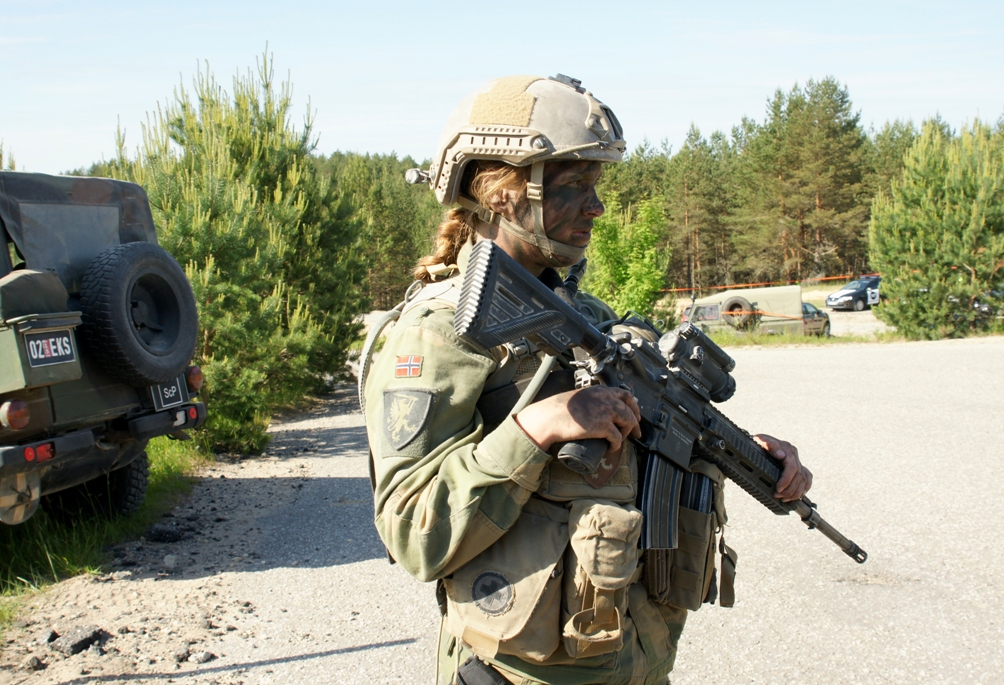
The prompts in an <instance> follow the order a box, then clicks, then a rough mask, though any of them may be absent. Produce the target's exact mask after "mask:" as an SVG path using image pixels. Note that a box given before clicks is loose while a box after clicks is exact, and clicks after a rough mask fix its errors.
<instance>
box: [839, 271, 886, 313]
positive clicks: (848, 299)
mask: <svg viewBox="0 0 1004 685" xmlns="http://www.w3.org/2000/svg"><path fill="white" fill-rule="evenodd" d="M881 282H882V277H881V276H861V277H859V278H857V279H855V280H853V281H851V282H850V283H848V284H847V285H845V286H844V287H842V288H841V289H840V290H838V291H837V292H835V293H833V294H832V295H830V296H829V297H827V298H826V306H827V307H829V308H830V309H853V310H854V311H856V312H860V311H864V310H865V309H868V308H870V307H871V306H872V305H876V304H878V303H879V284H880V283H881Z"/></svg>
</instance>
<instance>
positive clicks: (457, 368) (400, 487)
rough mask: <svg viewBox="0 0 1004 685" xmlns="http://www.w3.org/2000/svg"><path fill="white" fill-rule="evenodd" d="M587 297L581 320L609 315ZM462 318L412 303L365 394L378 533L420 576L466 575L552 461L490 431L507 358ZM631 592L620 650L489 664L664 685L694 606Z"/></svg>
mask: <svg viewBox="0 0 1004 685" xmlns="http://www.w3.org/2000/svg"><path fill="white" fill-rule="evenodd" d="M433 287H436V286H433ZM439 287H441V286H439ZM580 301H582V302H583V303H584V304H585V303H588V305H587V309H586V310H584V313H587V314H588V313H592V312H595V313H597V314H599V316H595V315H594V317H593V318H604V319H606V318H607V317H608V316H612V312H611V310H609V308H607V307H606V306H605V305H603V304H602V303H601V302H600V301H599V300H596V299H595V298H591V297H589V296H583V297H581V300H580ZM589 310H592V312H590V311H589ZM453 314H454V306H453V305H451V303H450V302H448V301H444V300H441V299H432V300H426V301H422V302H419V303H417V304H413V305H411V306H409V307H406V309H405V311H404V313H403V314H402V315H401V318H400V319H399V321H398V322H397V324H396V325H395V326H394V328H393V329H392V330H391V331H390V333H389V335H388V338H387V340H386V343H385V344H384V347H383V349H382V350H381V351H380V353H379V354H378V355H377V356H376V358H375V359H374V361H373V365H372V368H371V370H370V371H369V373H368V375H367V381H366V388H365V400H366V426H367V432H368V435H369V442H370V448H371V450H372V453H373V460H374V471H375V492H374V500H375V523H376V527H377V530H378V532H379V534H380V537H381V538H382V539H383V542H384V544H385V545H386V546H387V549H388V550H389V551H390V554H391V555H392V556H393V557H394V559H395V560H396V561H397V562H398V563H399V564H400V565H401V566H402V567H403V568H404V569H406V570H407V571H408V572H409V573H410V574H412V575H413V576H415V577H416V578H418V579H419V580H422V581H432V580H437V579H441V578H444V577H447V576H450V575H451V574H453V573H455V572H457V571H458V570H459V569H461V568H462V567H464V566H465V565H466V564H467V563H468V562H470V561H471V560H472V559H474V558H475V557H476V556H477V555H479V554H480V553H482V552H483V551H485V550H486V549H487V548H488V547H490V546H491V545H493V544H494V543H495V542H496V541H497V540H499V538H501V537H502V536H503V535H504V534H505V533H506V531H508V530H510V529H511V528H512V527H513V526H514V525H515V524H516V522H517V520H518V519H519V518H520V515H521V513H522V512H523V508H524V505H526V503H527V502H528V501H529V500H530V498H531V496H532V495H534V493H536V492H537V491H538V489H540V488H541V484H542V480H546V479H548V478H549V470H550V469H549V465H550V462H551V457H550V456H549V455H548V454H547V453H546V452H543V451H541V450H540V449H539V448H538V447H537V446H536V445H535V444H534V443H533V442H532V441H531V440H530V439H529V438H528V437H527V436H526V434H525V433H524V432H523V431H522V429H521V428H520V427H519V426H518V425H517V424H516V422H515V420H514V419H513V418H512V417H511V416H510V417H508V418H507V419H505V420H504V421H503V422H502V423H501V425H499V426H498V428H496V429H495V430H494V431H492V432H491V433H490V434H489V435H487V436H486V435H484V425H483V421H482V418H481V415H480V413H479V412H478V411H477V409H476V403H477V401H478V398H479V397H480V395H481V392H482V389H483V387H484V384H485V381H486V379H488V377H489V376H490V375H491V374H492V373H493V372H494V371H495V370H496V368H497V366H498V362H497V361H496V358H495V357H494V356H493V354H492V351H490V350H486V349H483V348H478V347H474V346H472V345H471V344H469V343H466V342H464V341H462V340H461V339H459V338H458V337H457V335H456V334H455V333H454V330H453ZM632 458H633V457H632ZM555 466H557V465H555ZM569 473H570V472H569ZM629 485H631V487H632V488H633V487H634V486H635V484H634V483H630V484H629ZM586 494H587V496H588V493H586ZM630 589H631V593H630V598H631V601H630V609H629V614H630V620H628V621H627V622H626V623H628V625H626V626H625V644H624V647H623V648H622V649H621V650H620V651H619V652H618V653H616V654H614V655H606V656H602V657H592V658H587V659H581V660H578V661H575V660H571V662H570V660H569V659H568V657H567V656H566V657H565V663H564V664H562V665H557V666H555V665H541V664H537V663H530V662H527V661H524V660H522V659H518V658H516V657H513V656H507V655H500V656H498V657H497V659H492V661H493V662H495V663H496V664H497V665H500V666H502V667H503V668H506V669H510V672H511V673H519V674H521V675H523V676H525V677H526V680H525V681H524V682H528V683H529V682H555V683H563V684H568V685H571V684H573V683H596V682H604V683H608V682H609V683H614V682H625V683H627V682H632V683H645V682H665V679H666V674H667V673H668V672H669V671H670V670H671V669H672V664H673V660H674V659H675V654H676V643H677V641H678V639H679V636H680V633H681V632H682V629H683V623H684V621H685V619H686V611H684V610H682V609H676V608H672V607H668V606H664V605H658V604H655V603H653V602H651V601H650V600H649V598H648V596H647V593H646V592H645V590H644V588H643V587H642V586H641V585H639V584H637V583H636V584H635V585H633V586H631V588H630ZM458 653H459V651H458ZM580 662H581V663H580ZM445 682H448V681H445ZM517 682H518V681H517Z"/></svg>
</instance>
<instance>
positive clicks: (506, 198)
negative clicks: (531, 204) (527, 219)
mask: <svg viewBox="0 0 1004 685" xmlns="http://www.w3.org/2000/svg"><path fill="white" fill-rule="evenodd" d="M519 197H520V193H519V192H517V191H515V190H513V189H512V188H503V189H501V190H499V191H498V192H497V193H493V194H492V196H491V197H489V198H487V199H486V200H485V203H486V204H487V205H488V209H490V210H492V211H493V212H495V213H496V214H501V215H502V216H504V217H505V218H507V219H510V220H511V219H512V218H513V216H514V214H515V210H516V203H517V202H518V201H519Z"/></svg>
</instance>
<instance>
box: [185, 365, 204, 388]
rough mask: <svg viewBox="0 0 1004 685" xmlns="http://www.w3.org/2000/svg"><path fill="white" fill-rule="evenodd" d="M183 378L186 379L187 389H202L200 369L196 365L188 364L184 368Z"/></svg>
mask: <svg viewBox="0 0 1004 685" xmlns="http://www.w3.org/2000/svg"><path fill="white" fill-rule="evenodd" d="M185 380H186V381H188V389H189V390H191V391H192V392H199V391H200V390H202V380H203V379H202V369H200V368H199V367H198V366H189V367H188V368H187V369H185Z"/></svg>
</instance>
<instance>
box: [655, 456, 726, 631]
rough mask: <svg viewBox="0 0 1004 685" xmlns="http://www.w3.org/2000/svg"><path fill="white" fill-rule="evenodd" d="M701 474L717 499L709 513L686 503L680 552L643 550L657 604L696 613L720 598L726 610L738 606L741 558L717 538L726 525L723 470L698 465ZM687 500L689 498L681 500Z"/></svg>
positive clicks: (681, 513) (680, 512) (680, 525)
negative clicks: (718, 562) (717, 561)
mask: <svg viewBox="0 0 1004 685" xmlns="http://www.w3.org/2000/svg"><path fill="white" fill-rule="evenodd" d="M691 468H692V469H693V471H694V472H695V473H696V474H700V475H701V476H704V477H707V478H709V479H710V481H711V484H712V487H713V497H712V498H711V499H710V500H709V501H708V504H709V505H710V506H708V507H707V508H708V511H707V512H705V511H701V510H700V509H692V508H690V507H689V506H687V504H690V503H691V502H687V501H681V502H680V504H679V506H678V509H677V514H678V542H677V547H676V548H675V549H648V550H644V553H643V560H644V575H643V579H644V583H645V587H646V589H647V590H648V593H649V595H650V596H651V597H652V599H653V600H655V601H656V602H659V603H661V604H667V605H670V606H675V607H679V608H681V609H688V610H690V611H697V610H698V609H700V608H701V604H703V603H714V602H715V600H716V599H717V600H718V602H719V604H720V605H721V606H723V607H731V606H732V605H733V604H734V603H735V590H734V580H735V568H736V560H737V555H736V553H735V551H734V550H732V549H731V548H730V547H728V546H726V545H725V540H724V538H722V539H721V540H720V541H719V540H718V535H719V533H721V532H722V529H723V526H724V525H725V522H726V521H727V515H726V512H725V497H724V494H725V493H724V490H723V485H724V476H723V475H722V472H721V471H720V470H719V469H718V468H717V467H715V466H713V465H712V464H710V463H708V462H706V461H701V460H698V461H695V462H694V464H693V465H692V467H691ZM682 499H684V500H686V499H687V498H685V497H684V498H682ZM716 547H718V548H719V550H720V551H721V555H722V562H721V584H720V586H718V585H717V584H716V582H715V581H716V578H717V576H718V572H717V571H716V568H715V548H716Z"/></svg>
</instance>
